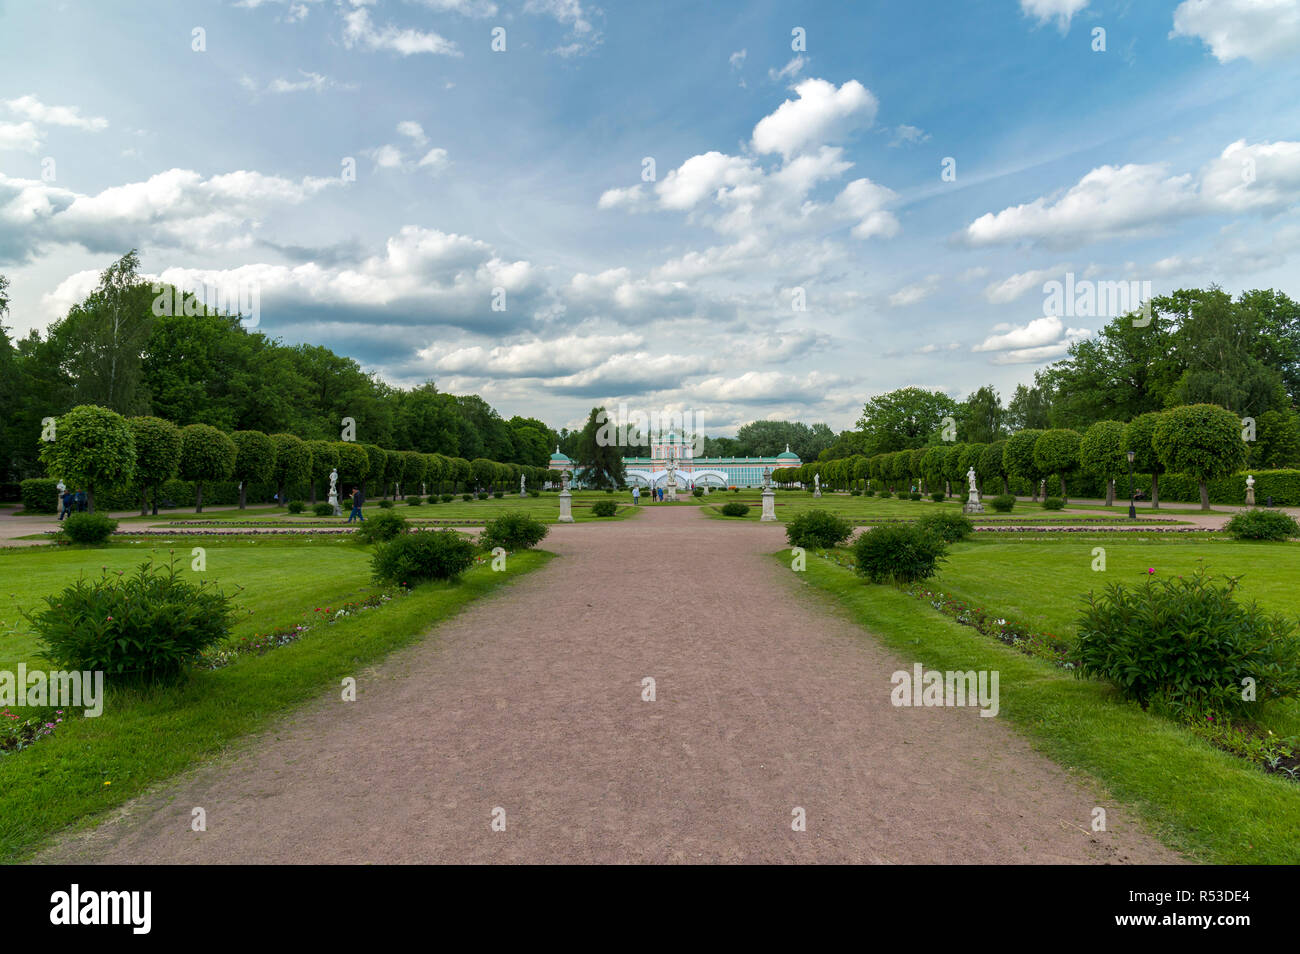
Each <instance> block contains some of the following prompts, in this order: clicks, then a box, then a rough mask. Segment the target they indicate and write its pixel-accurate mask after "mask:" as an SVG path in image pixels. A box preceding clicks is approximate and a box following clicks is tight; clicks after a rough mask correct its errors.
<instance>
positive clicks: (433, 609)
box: [0, 551, 550, 861]
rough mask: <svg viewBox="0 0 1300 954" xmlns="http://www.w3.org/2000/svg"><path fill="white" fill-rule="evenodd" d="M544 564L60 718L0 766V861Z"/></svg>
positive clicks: (514, 565) (415, 598) (219, 746)
mask: <svg viewBox="0 0 1300 954" xmlns="http://www.w3.org/2000/svg"><path fill="white" fill-rule="evenodd" d="M280 555H281V557H283V553H281V554H280ZM311 556H312V557H313V559H317V558H319V557H320V556H321V553H319V552H312V554H311ZM548 559H550V554H548V553H545V552H541V551H527V552H523V553H518V554H515V555H513V556H512V557H511V558H510V560H509V563H508V565H507V568H506V570H504V571H503V572H493V571H492V570H491V569H490V568H489V567H488V566H478V567H475V568H474V569H472V570H470V571H469V572H468V573H466V574H465V576H464V577H463V578H462V579H461V580H460V581H459V582H458V583H427V584H423V585H421V586H417V587H415V588H414V589H413V590H412V591H411V592H410V594H409V595H408V596H404V597H401V598H398V599H395V600H394V601H393V602H391V603H388V604H386V605H385V606H383V607H381V608H377V609H372V610H366V611H364V612H362V613H359V614H357V615H356V616H351V617H347V618H344V619H341V620H339V621H338V622H336V623H333V624H330V625H328V626H323V627H321V628H319V629H317V630H315V631H313V632H311V633H310V634H308V635H307V636H305V637H304V638H303V639H301V640H299V641H298V642H295V643H292V644H290V645H288V646H284V647H282V648H279V649H275V650H272V651H270V652H268V653H266V654H265V655H263V656H246V657H243V658H241V659H239V660H238V661H237V662H235V663H234V664H232V665H230V666H227V667H226V668H223V669H218V670H215V671H207V672H196V673H194V675H193V676H192V677H191V678H190V679H189V681H188V682H187V683H185V684H184V685H181V686H178V687H175V688H167V689H156V690H154V691H152V692H147V693H134V692H124V691H117V692H112V691H110V693H109V696H108V699H107V701H106V703H105V707H104V714H103V715H102V716H100V717H98V718H94V719H87V718H82V717H80V716H74V717H72V718H69V719H67V720H66V721H65V722H64V723H63V724H62V725H61V726H60V727H59V729H58V731H57V732H56V733H55V734H54V735H53V736H51V737H50V738H47V739H44V740H42V741H40V742H38V743H36V744H35V745H33V746H32V747H31V748H29V749H26V750H24V751H22V752H18V753H15V754H11V755H7V756H3V757H0V860H5V861H17V860H22V859H23V858H25V857H27V856H28V855H30V854H31V853H32V852H33V851H35V850H38V849H39V848H40V847H41V846H42V845H43V844H45V843H46V842H47V841H48V840H49V839H50V838H51V837H52V836H53V835H55V834H56V833H58V832H60V831H61V830H63V829H65V828H67V827H69V826H74V827H84V826H85V825H88V824H91V823H93V822H94V821H97V820H98V817H97V816H99V815H100V814H102V813H103V812H104V811H106V810H108V809H111V808H114V807H116V806H118V805H121V804H122V803H123V802H125V801H127V800H128V799H130V798H133V797H135V796H137V795H140V794H141V793H142V792H143V791H145V789H146V788H147V787H148V786H150V785H152V784H154V783H156V782H158V781H161V780H163V779H165V778H168V777H169V776H171V775H174V774H175V773H177V772H180V771H182V770H184V769H186V768H188V767H189V766H191V765H192V764H194V763H195V762H196V761H198V760H201V759H204V758H207V757H211V756H214V755H217V754H219V753H221V752H222V751H223V750H224V749H226V748H227V747H228V746H230V745H231V744H232V743H234V742H236V741H237V740H238V739H240V737H242V736H245V735H247V734H248V733H250V732H253V731H255V730H257V729H259V728H262V727H264V726H265V725H266V724H267V723H268V722H270V721H271V720H272V719H273V718H276V717H278V716H282V715H283V714H284V713H286V712H287V711H288V710H290V709H291V708H293V707H294V706H296V705H299V704H300V703H303V702H306V701H308V700H310V699H313V698H315V697H317V696H319V695H320V694H321V693H323V692H337V691H338V687H339V684H340V680H341V679H342V678H343V677H345V676H358V675H359V674H360V673H361V670H362V669H363V668H364V667H365V666H367V665H369V664H371V663H374V662H375V661H377V660H379V659H381V658H382V657H384V656H385V655H387V654H388V653H390V652H392V651H393V650H395V649H398V648H400V647H402V646H405V645H407V644H409V643H412V642H414V641H416V640H418V639H419V638H420V636H421V635H422V634H424V633H425V632H427V631H428V629H429V627H430V626H431V625H432V624H434V623H436V622H438V621H439V620H442V619H446V618H447V617H449V616H451V615H452V614H454V613H456V612H457V611H458V610H460V609H461V608H462V607H464V606H465V605H466V604H467V603H469V602H471V601H472V600H475V599H478V598H480V597H482V596H485V595H487V594H489V593H491V592H493V591H494V590H496V589H498V588H499V587H500V586H502V584H504V583H507V582H508V581H510V580H513V579H514V578H516V577H518V576H520V575H521V574H524V573H528V572H530V571H531V570H534V569H537V568H538V567H540V566H542V565H543V564H544V563H545V562H546V561H547V560H548ZM209 565H211V556H209ZM298 570H299V572H309V571H310V567H305V566H299V567H298ZM280 599H281V600H285V601H292V602H293V603H294V604H295V606H296V609H297V610H302V609H304V608H308V609H310V605H311V603H312V601H311V600H300V599H299V598H298V594H297V592H296V591H293V590H289V591H281V593H280ZM435 638H436V636H435ZM360 691H361V692H364V691H365V688H364V685H363V686H362V687H361V689H360ZM339 704H340V705H343V703H342V702H340V703H339Z"/></svg>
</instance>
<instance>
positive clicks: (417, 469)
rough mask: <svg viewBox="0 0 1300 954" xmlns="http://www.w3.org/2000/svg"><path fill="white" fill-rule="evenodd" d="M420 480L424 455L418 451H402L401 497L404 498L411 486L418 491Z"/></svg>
mask: <svg viewBox="0 0 1300 954" xmlns="http://www.w3.org/2000/svg"><path fill="white" fill-rule="evenodd" d="M422 480H424V456H423V455H422V454H421V453H420V452H419V451H402V499H403V500H405V499H406V495H407V494H408V493H410V491H411V488H415V490H416V492H417V493H418V492H419V488H420V481H422Z"/></svg>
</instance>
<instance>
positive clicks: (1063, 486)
mask: <svg viewBox="0 0 1300 954" xmlns="http://www.w3.org/2000/svg"><path fill="white" fill-rule="evenodd" d="M1061 499H1062V500H1064V499H1065V474H1062V475H1061Z"/></svg>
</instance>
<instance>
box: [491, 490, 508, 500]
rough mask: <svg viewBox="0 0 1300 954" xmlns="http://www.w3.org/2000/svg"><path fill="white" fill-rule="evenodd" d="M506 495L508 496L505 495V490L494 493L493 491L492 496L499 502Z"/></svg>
mask: <svg viewBox="0 0 1300 954" xmlns="http://www.w3.org/2000/svg"><path fill="white" fill-rule="evenodd" d="M505 495H506V494H505V491H504V490H494V491H492V496H493V497H496V498H497V500H500V499H501V498H502V497H504V496H505Z"/></svg>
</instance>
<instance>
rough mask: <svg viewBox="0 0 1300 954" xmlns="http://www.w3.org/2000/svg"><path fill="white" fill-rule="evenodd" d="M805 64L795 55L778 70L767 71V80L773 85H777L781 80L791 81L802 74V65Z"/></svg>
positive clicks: (801, 58) (800, 56) (800, 57)
mask: <svg viewBox="0 0 1300 954" xmlns="http://www.w3.org/2000/svg"><path fill="white" fill-rule="evenodd" d="M807 62H808V61H807V60H805V59H804V58H803V56H802V55H796V56H794V57H793V58H792V59H791V60H790V62H789V63H786V64H785V66H783V67H781V68H780V69H779V70H776V69H769V70H768V71H767V78H768V79H770V80H771V81H772V82H774V83H779V82H780V81H781V80H783V79H793V78H794V77H796V76H798V75H799V74H800V73H802V72H803V68H804V64H805V63H807Z"/></svg>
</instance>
